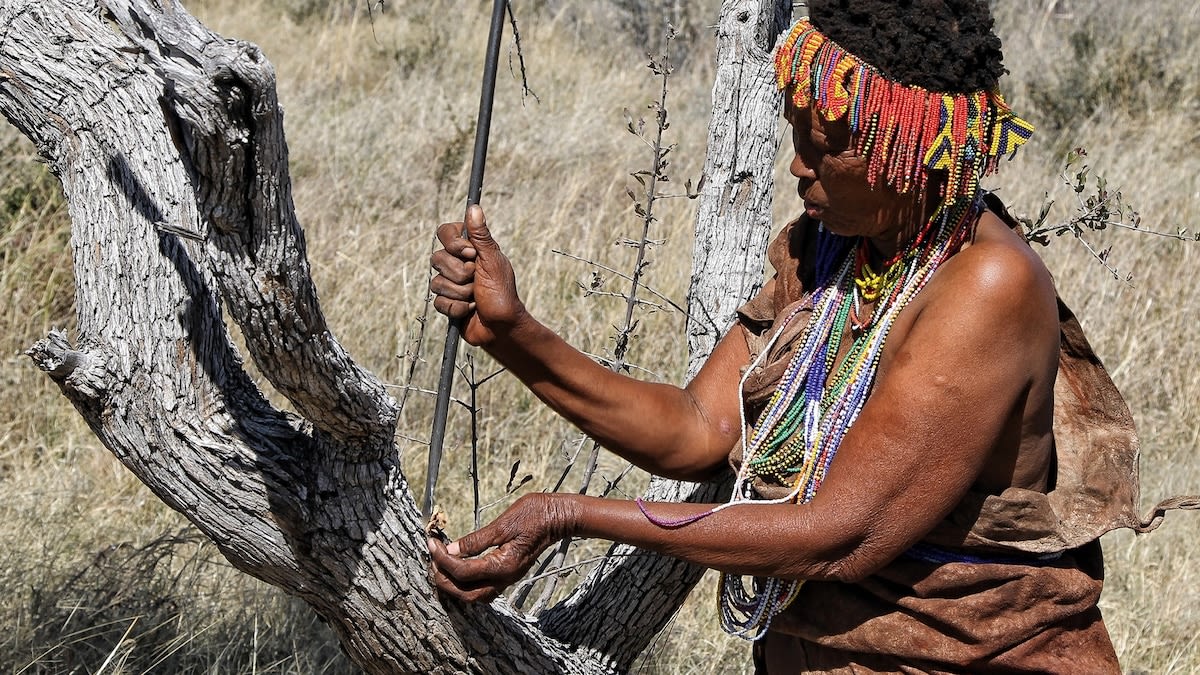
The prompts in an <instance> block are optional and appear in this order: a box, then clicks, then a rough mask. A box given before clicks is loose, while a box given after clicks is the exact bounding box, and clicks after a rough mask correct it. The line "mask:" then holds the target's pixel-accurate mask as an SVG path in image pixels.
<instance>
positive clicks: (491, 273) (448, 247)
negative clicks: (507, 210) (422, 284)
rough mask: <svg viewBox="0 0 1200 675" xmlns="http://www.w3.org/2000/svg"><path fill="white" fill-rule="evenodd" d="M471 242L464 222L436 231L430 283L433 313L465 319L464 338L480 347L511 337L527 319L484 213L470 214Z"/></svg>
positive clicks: (477, 209)
mask: <svg viewBox="0 0 1200 675" xmlns="http://www.w3.org/2000/svg"><path fill="white" fill-rule="evenodd" d="M466 230H467V237H466V238H464V237H463V236H462V233H463V223H445V224H443V225H442V226H441V227H439V228H438V231H437V236H438V240H439V241H440V242H441V243H442V246H443V248H442V250H440V251H437V252H436V253H434V254H433V255H432V256H431V257H430V264H431V265H432V266H433V269H434V270H436V271H437V275H436V276H434V277H433V279H431V280H430V282H429V289H430V290H431V291H433V294H434V298H433V306H434V309H436V310H437V311H439V312H441V313H442V314H445V315H446V316H448V317H450V318H452V319H465V320H466V322H465V324H464V326H463V332H462V335H463V339H465V340H466V341H467V343H468V344H471V345H475V346H481V345H486V344H488V343H490V342H492V341H493V340H495V339H496V337H497V336H498V335H502V334H504V333H507V332H508V331H509V330H510V329H511V328H512V326H513V324H515V323H516V322H517V321H518V320H520V319H521V318H522V317H523V316H525V305H524V304H523V303H522V302H521V299H520V298H519V297H518V296H517V281H516V277H515V275H514V274H513V270H512V265H511V264H509V262H508V258H507V257H505V255H504V254H503V253H502V252H501V251H500V246H499V245H498V244H497V243H496V241H495V240H494V239H492V234H491V232H489V231H488V228H487V221H486V220H485V219H484V216H483V209H481V208H480V207H478V206H471V207H470V208H468V209H467V220H466Z"/></svg>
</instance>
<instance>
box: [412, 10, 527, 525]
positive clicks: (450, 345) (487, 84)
mask: <svg viewBox="0 0 1200 675" xmlns="http://www.w3.org/2000/svg"><path fill="white" fill-rule="evenodd" d="M507 7H508V0H495V2H494V3H493V5H492V26H491V29H490V30H489V31H488V43H487V54H486V55H485V56H484V61H483V86H482V87H481V88H480V93H479V116H478V118H476V122H475V154H474V155H473V156H472V159H471V184H470V187H469V188H468V189H467V208H468V209H469V208H471V206H472V205H473V204H478V203H479V197H480V193H482V192H483V166H484V164H485V163H486V162H487V148H488V132H489V131H490V130H491V126H492V100H493V99H494V98H495V94H496V67H497V64H498V62H499V61H500V37H501V35H503V33H504V11H505V9H506V8H507ZM464 220H465V217H464ZM465 234H466V233H465V232H464V236H465ZM461 335H462V321H461V320H455V319H451V320H450V325H449V327H448V328H447V329H446V347H445V350H444V351H443V352H442V370H441V374H440V375H439V377H438V389H437V403H436V404H435V406H434V409H433V431H432V432H431V433H430V434H429V468H428V469H427V470H426V474H425V505H424V507H423V508H422V510H421V512H422V513H423V514H424V515H425V518H426V520H428V519H429V517H430V516H432V515H433V488H434V486H435V485H437V478H438V468H439V467H440V465H441V463H442V445H443V443H444V442H445V440H446V415H447V413H448V412H449V410H450V387H451V386H452V384H453V382H454V360H455V358H456V357H457V356H458V340H459V337H460V336H461Z"/></svg>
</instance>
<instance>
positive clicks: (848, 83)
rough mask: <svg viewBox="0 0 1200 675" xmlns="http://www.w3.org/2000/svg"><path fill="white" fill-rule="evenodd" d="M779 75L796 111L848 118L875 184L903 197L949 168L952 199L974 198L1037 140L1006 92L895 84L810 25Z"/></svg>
mask: <svg viewBox="0 0 1200 675" xmlns="http://www.w3.org/2000/svg"><path fill="white" fill-rule="evenodd" d="M775 73H776V76H777V78H778V85H779V88H780V89H784V88H786V87H789V86H790V87H791V96H792V98H791V103H792V104H793V105H795V106H796V107H797V108H800V109H804V108H808V107H809V106H812V107H814V108H816V109H817V110H818V111H820V112H821V113H822V114H823V115H824V116H825V119H827V120H831V121H832V120H837V119H841V118H842V117H843V116H844V117H846V121H847V122H848V123H849V125H850V133H851V135H852V137H853V138H854V139H855V150H856V151H857V153H858V154H859V155H860V156H862V157H869V158H870V164H869V175H870V177H871V180H872V183H871V184H872V185H875V183H876V181H878V180H883V182H885V183H886V184H887V185H890V186H891V187H892V188H894V189H895V190H896V191H897V192H901V193H906V192H908V191H910V190H912V189H914V188H915V189H917V190H921V189H924V187H925V185H926V184H927V183H928V180H929V175H928V172H929V171H944V172H946V174H947V180H946V182H945V187H944V194H945V195H946V196H969V195H973V194H975V191H976V189H978V187H979V179H980V178H981V177H982V176H985V175H987V174H990V173H992V172H993V171H995V169H996V166H997V164H998V163H999V161H1000V158H1001V157H1005V156H1011V155H1012V154H1013V153H1015V152H1016V150H1017V148H1018V147H1019V146H1021V145H1022V144H1024V143H1025V142H1026V141H1028V140H1029V138H1030V137H1031V136H1032V135H1033V126H1032V125H1030V124H1029V123H1028V122H1026V121H1025V120H1023V119H1021V118H1020V117H1017V116H1016V115H1015V114H1013V112H1012V110H1010V109H1009V107H1008V104H1007V103H1005V102H1004V97H1003V96H1001V95H1000V92H998V91H976V92H969V93H962V94H946V93H939V92H934V91H929V90H928V89H923V88H921V87H917V86H913V85H907V84H901V83H899V82H895V81H893V80H890V79H888V78H887V76H885V75H884V74H883V73H881V72H879V71H878V70H877V69H876V68H874V67H873V66H871V65H870V64H868V63H866V62H864V61H863V60H861V59H859V58H858V57H857V56H855V55H853V54H851V53H850V52H847V51H846V50H845V49H842V48H841V47H840V46H839V45H838V44H837V43H836V42H834V41H833V40H830V39H829V38H828V37H826V36H825V34H823V33H822V32H821V31H820V30H818V29H817V28H816V27H815V26H813V25H812V24H811V23H809V22H808V21H807V20H801V21H799V22H797V23H796V25H795V27H794V28H793V29H792V32H791V33H790V34H789V35H788V37H787V39H786V40H785V41H784V43H783V44H782V45H781V46H780V48H779V50H778V51H777V52H776V53H775Z"/></svg>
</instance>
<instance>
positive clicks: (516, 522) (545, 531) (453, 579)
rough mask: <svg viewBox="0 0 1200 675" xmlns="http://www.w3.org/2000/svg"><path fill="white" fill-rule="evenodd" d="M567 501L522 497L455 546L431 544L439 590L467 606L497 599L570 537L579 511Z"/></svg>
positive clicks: (546, 496)
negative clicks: (543, 557) (556, 544)
mask: <svg viewBox="0 0 1200 675" xmlns="http://www.w3.org/2000/svg"><path fill="white" fill-rule="evenodd" d="M570 497H571V496H570V495H560V494H541V493H539V494H532V495H525V496H524V497H521V498H520V499H518V500H517V501H516V502H515V503H514V504H513V505H512V506H510V507H509V508H508V510H507V511H505V512H504V513H503V514H502V515H501V516H500V517H499V518H497V519H496V520H494V521H493V522H491V523H490V524H488V525H485V526H484V527H482V528H480V529H479V530H476V531H475V532H472V533H471V534H468V535H466V536H465V537H463V538H462V539H459V540H458V541H455V542H452V543H450V544H449V545H444V544H442V543H441V542H440V541H438V540H436V539H430V540H429V552H430V554H431V555H432V556H433V581H434V584H436V585H437V587H438V590H440V591H441V592H442V593H445V594H446V595H449V596H450V597H452V598H456V599H458V600H463V601H465V602H489V601H491V600H493V599H494V598H496V596H498V595H500V593H502V592H503V591H504V589H506V588H508V587H509V586H511V585H512V584H514V583H516V582H517V581H519V580H520V579H521V577H523V576H525V573H526V572H528V571H529V568H530V567H532V566H533V564H534V562H536V561H537V558H538V556H539V555H541V553H542V552H543V551H545V550H546V549H547V548H548V547H549V546H550V545H551V544H553V543H554V542H556V541H558V540H560V539H563V538H565V537H569V536H571V535H572V534H573V532H574V530H575V524H576V522H577V521H578V518H577V517H576V509H577V508H578V507H577V505H576V504H575V503H574V502H572V501H570ZM489 549H491V550H489ZM485 551H486V553H485ZM476 556H478V557H476Z"/></svg>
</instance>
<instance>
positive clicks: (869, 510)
mask: <svg viewBox="0 0 1200 675" xmlns="http://www.w3.org/2000/svg"><path fill="white" fill-rule="evenodd" d="M1018 267H1019V266H1018ZM993 271H999V272H1001V274H1000V275H995V274H991V272H993ZM1005 275H1007V276H1005ZM964 277H965V278H964ZM1037 277H1038V275H1036V274H1023V273H1021V272H1020V271H1019V270H1018V271H1017V273H1015V274H1013V273H1012V270H1011V269H1004V270H997V269H995V268H994V267H985V268H984V269H983V270H976V271H972V273H971V274H969V275H959V278H958V279H957V280H956V281H958V282H959V283H958V284H957V285H956V287H954V288H953V289H952V290H951V291H949V292H942V293H940V294H939V296H938V297H937V298H936V302H931V303H929V304H928V306H926V307H925V308H924V310H923V311H922V312H921V315H920V316H919V317H918V318H917V320H916V321H915V322H914V324H913V326H912V328H911V329H910V330H909V332H908V334H907V335H906V336H905V339H904V342H903V343H902V344H900V345H898V349H897V350H896V352H895V353H894V354H892V356H891V358H890V363H889V366H888V370H887V372H886V373H885V376H884V377H882V378H881V379H880V380H879V381H877V382H876V384H875V388H874V390H873V391H872V393H871V396H870V398H869V399H868V401H867V403H866V405H865V406H864V407H863V410H862V413H861V414H860V415H859V418H858V420H857V421H856V422H855V425H854V426H853V427H852V428H851V429H850V431H849V432H848V433H847V435H846V437H845V439H844V440H843V442H842V445H841V448H840V449H839V451H838V454H837V456H836V457H835V459H834V461H833V465H832V466H831V468H830V471H829V476H828V477H827V479H826V480H825V483H824V484H823V485H822V487H821V489H820V490H819V491H818V492H817V495H816V497H815V498H814V499H813V501H812V502H811V503H810V504H809V506H810V507H811V508H813V509H814V510H815V511H816V512H817V514H820V517H821V518H823V519H827V520H829V521H831V522H830V525H831V527H832V528H833V530H831V531H836V532H840V533H841V536H844V537H846V538H847V540H846V542H845V544H846V546H847V548H848V549H850V550H854V551H855V553H854V554H852V555H850V556H849V557H848V559H847V560H845V561H844V565H845V566H846V567H848V568H849V571H846V570H845V569H844V570H843V573H842V576H846V577H849V578H853V577H856V576H860V575H861V574H865V573H869V572H870V571H873V570H874V569H876V568H878V567H879V566H881V565H883V564H885V563H886V562H888V561H889V560H891V559H892V558H894V557H895V556H896V555H898V554H899V553H901V552H903V551H904V550H906V549H907V548H908V547H910V546H911V545H912V544H913V543H915V542H916V541H918V540H919V539H920V538H921V537H922V536H924V535H925V534H926V533H927V532H929V531H930V530H931V529H933V527H934V526H935V525H936V524H937V523H938V522H939V521H941V520H942V519H943V518H944V517H945V516H946V514H947V513H949V511H950V510H951V509H953V508H954V506H955V505H956V504H958V502H959V501H961V499H962V498H963V496H964V495H965V494H966V492H967V491H968V490H969V489H970V488H971V486H972V484H973V483H974V482H975V481H976V479H977V478H978V477H979V475H980V473H981V471H982V470H983V469H984V467H985V465H986V463H987V461H988V459H989V458H990V457H991V456H992V453H993V452H994V450H995V449H996V448H997V445H998V443H999V441H1000V439H1001V438H1009V439H1011V438H1013V433H1014V431H1015V433H1016V434H1017V437H1018V438H1019V433H1020V427H1019V425H1020V424H1021V421H1022V413H1023V410H1024V404H1025V401H1026V396H1027V395H1028V393H1029V389H1030V386H1031V383H1032V382H1034V381H1035V380H1037V379H1038V377H1039V373H1038V372H1037V371H1038V369H1044V368H1047V367H1050V368H1052V367H1053V364H1054V363H1056V361H1057V325H1058V324H1057V320H1056V315H1055V314H1053V288H1052V286H1048V278H1047V280H1046V281H1045V283H1043V281H1042V280H1041V279H1040V278H1037ZM1047 288H1049V291H1048V292H1049V298H1050V300H1049V303H1050V304H1049V309H1048V308H1047V302H1046V298H1045V295H1046V292H1047ZM1042 375H1044V374H1042ZM1050 377H1051V379H1050V382H1053V379H1052V377H1053V376H1052V375H1051V376H1050ZM1014 425H1016V427H1017V428H1016V429H1014V428H1013V427H1014Z"/></svg>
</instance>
